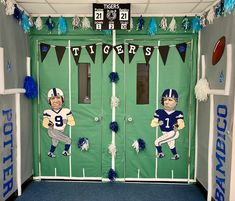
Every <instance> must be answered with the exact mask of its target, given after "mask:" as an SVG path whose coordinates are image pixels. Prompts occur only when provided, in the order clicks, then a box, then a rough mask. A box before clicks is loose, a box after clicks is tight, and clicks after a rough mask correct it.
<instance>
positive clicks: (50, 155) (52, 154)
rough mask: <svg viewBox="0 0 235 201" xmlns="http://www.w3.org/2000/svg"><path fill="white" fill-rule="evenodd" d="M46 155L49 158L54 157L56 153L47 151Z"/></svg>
mask: <svg viewBox="0 0 235 201" xmlns="http://www.w3.org/2000/svg"><path fill="white" fill-rule="evenodd" d="M47 155H48V156H49V157H51V158H55V157H56V155H55V154H54V153H53V152H48V153H47Z"/></svg>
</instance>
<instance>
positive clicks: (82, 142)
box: [78, 137, 88, 148]
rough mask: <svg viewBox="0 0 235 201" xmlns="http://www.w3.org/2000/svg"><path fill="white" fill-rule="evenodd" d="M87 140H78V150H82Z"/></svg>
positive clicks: (84, 138) (83, 138) (81, 138)
mask: <svg viewBox="0 0 235 201" xmlns="http://www.w3.org/2000/svg"><path fill="white" fill-rule="evenodd" d="M87 140H88V138H86V137H80V138H79V140H78V148H82V145H84V144H85V143H87Z"/></svg>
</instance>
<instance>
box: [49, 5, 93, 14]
mask: <svg viewBox="0 0 235 201" xmlns="http://www.w3.org/2000/svg"><path fill="white" fill-rule="evenodd" d="M51 6H52V7H53V8H54V9H55V10H56V12H57V13H58V14H77V15H80V14H89V15H92V4H51Z"/></svg>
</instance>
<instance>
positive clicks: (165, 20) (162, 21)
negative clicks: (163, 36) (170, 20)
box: [159, 17, 167, 31]
mask: <svg viewBox="0 0 235 201" xmlns="http://www.w3.org/2000/svg"><path fill="white" fill-rule="evenodd" d="M159 27H160V28H161V29H162V30H164V31H166V30H167V19H166V18H165V17H163V18H162V19H161V22H160V24H159Z"/></svg>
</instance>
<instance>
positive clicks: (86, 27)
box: [82, 17, 91, 30]
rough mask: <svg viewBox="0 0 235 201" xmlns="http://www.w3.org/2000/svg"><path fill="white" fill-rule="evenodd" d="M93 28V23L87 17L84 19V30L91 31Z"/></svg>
mask: <svg viewBox="0 0 235 201" xmlns="http://www.w3.org/2000/svg"><path fill="white" fill-rule="evenodd" d="M90 28H91V23H90V21H89V19H88V18H87V17H84V18H83V19H82V29H84V30H86V29H90Z"/></svg>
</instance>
